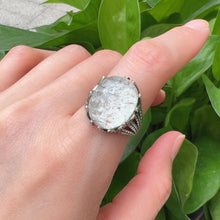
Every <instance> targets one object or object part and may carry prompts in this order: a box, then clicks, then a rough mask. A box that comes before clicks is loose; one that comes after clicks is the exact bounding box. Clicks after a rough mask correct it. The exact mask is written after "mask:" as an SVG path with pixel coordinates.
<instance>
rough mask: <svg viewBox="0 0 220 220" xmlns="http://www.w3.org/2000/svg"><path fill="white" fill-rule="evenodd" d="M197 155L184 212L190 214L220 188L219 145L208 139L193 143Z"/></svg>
mask: <svg viewBox="0 0 220 220" xmlns="http://www.w3.org/2000/svg"><path fill="white" fill-rule="evenodd" d="M195 145H196V146H197V147H198V150H199V155H198V162H197V165H196V171H195V175H194V180H193V188H192V192H191V194H190V197H189V199H188V200H187V201H186V203H185V206H184V210H185V212H186V213H192V212H194V211H196V210H197V209H199V208H200V207H202V206H203V205H204V204H205V203H206V202H207V201H208V200H210V199H211V198H212V197H213V196H214V195H215V194H216V193H217V192H218V190H219V188H220V163H219V158H220V143H219V141H215V140H213V139H211V138H209V137H201V138H200V139H198V140H197V141H196V142H195Z"/></svg>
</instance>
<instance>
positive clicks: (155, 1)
mask: <svg viewBox="0 0 220 220" xmlns="http://www.w3.org/2000/svg"><path fill="white" fill-rule="evenodd" d="M160 1H161V0H147V4H148V5H149V6H150V7H151V8H153V7H155V6H156V5H157V4H158V3H159V2H160Z"/></svg>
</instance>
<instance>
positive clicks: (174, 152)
mask: <svg viewBox="0 0 220 220" xmlns="http://www.w3.org/2000/svg"><path fill="white" fill-rule="evenodd" d="M184 139H185V135H183V134H181V135H179V136H178V137H177V138H176V141H175V142H174V145H173V149H172V153H171V159H172V160H174V159H175V157H176V155H177V153H178V152H179V149H180V147H181V146H182V144H183V141H184Z"/></svg>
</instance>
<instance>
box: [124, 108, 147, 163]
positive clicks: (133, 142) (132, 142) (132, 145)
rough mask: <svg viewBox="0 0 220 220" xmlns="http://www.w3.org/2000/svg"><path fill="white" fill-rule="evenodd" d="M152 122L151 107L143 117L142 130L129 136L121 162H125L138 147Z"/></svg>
mask: <svg viewBox="0 0 220 220" xmlns="http://www.w3.org/2000/svg"><path fill="white" fill-rule="evenodd" d="M150 122H151V110H150V109H149V110H148V111H147V113H146V114H145V115H144V117H143V121H142V126H141V129H140V131H139V132H138V133H137V134H136V135H135V136H131V137H130V138H129V140H128V143H127V146H126V148H125V151H124V154H123V156H122V158H121V162H123V161H124V160H125V159H126V158H127V157H128V156H129V155H130V154H131V153H132V152H133V151H134V150H135V149H136V148H137V146H138V144H139V143H140V141H141V140H142V138H143V137H144V135H145V134H146V132H147V129H148V127H149V125H150Z"/></svg>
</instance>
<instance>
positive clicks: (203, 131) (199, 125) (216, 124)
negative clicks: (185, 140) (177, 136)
mask: <svg viewBox="0 0 220 220" xmlns="http://www.w3.org/2000/svg"><path fill="white" fill-rule="evenodd" d="M219 130H220V118H219V117H218V116H217V114H216V113H215V112H214V110H213V108H212V106H210V105H204V106H202V107H201V108H199V109H197V110H196V111H195V112H194V115H193V117H192V119H191V131H192V140H193V141H195V140H197V139H199V138H201V137H204V136H207V137H210V138H212V139H214V140H217V141H220V136H219Z"/></svg>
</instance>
